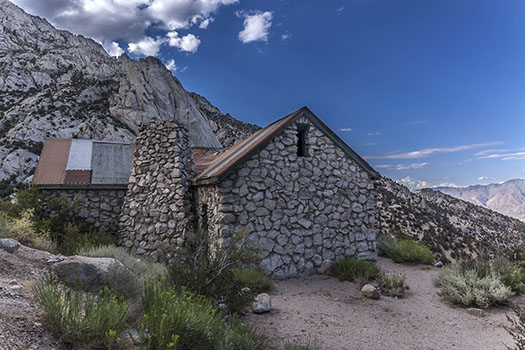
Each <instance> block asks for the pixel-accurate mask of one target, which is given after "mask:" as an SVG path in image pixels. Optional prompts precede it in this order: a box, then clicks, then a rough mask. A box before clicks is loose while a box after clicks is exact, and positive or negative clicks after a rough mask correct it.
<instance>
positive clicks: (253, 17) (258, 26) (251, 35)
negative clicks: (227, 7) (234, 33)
mask: <svg viewBox="0 0 525 350" xmlns="http://www.w3.org/2000/svg"><path fill="white" fill-rule="evenodd" d="M237 16H238V17H243V18H244V29H243V30H242V31H241V32H240V33H239V40H240V41H242V43H243V44H246V43H249V42H252V41H268V34H269V32H270V27H271V26H272V18H273V14H272V13H271V12H269V11H266V12H262V11H255V12H254V13H245V12H238V13H237Z"/></svg>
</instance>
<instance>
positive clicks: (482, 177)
mask: <svg viewBox="0 0 525 350" xmlns="http://www.w3.org/2000/svg"><path fill="white" fill-rule="evenodd" d="M488 179H489V178H488V176H480V177H478V180H479V181H484V180H488Z"/></svg>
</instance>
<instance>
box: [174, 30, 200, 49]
mask: <svg viewBox="0 0 525 350" xmlns="http://www.w3.org/2000/svg"><path fill="white" fill-rule="evenodd" d="M167 36H168V38H169V40H168V44H169V46H174V47H176V48H178V49H179V50H180V51H186V52H192V53H195V52H197V48H198V47H199V45H200V43H201V41H200V39H199V38H197V37H196V36H195V35H193V34H188V35H185V36H183V37H180V36H179V33H177V32H169V33H168V34H167Z"/></svg>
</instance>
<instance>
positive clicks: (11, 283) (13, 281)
mask: <svg viewBox="0 0 525 350" xmlns="http://www.w3.org/2000/svg"><path fill="white" fill-rule="evenodd" d="M7 284H9V285H12V286H18V285H19V283H18V281H17V280H11V281H9V282H7Z"/></svg>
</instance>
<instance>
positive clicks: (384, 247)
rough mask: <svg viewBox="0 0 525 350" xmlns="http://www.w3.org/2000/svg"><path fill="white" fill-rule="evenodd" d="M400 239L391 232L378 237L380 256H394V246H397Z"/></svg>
mask: <svg viewBox="0 0 525 350" xmlns="http://www.w3.org/2000/svg"><path fill="white" fill-rule="evenodd" d="M398 242H399V241H398V239H397V238H396V237H394V236H392V235H391V234H388V233H386V234H380V235H379V236H378V237H377V245H376V247H377V251H378V252H379V255H380V256H386V257H387V258H391V257H392V253H393V252H394V248H395V247H396V245H397V243H398Z"/></svg>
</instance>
